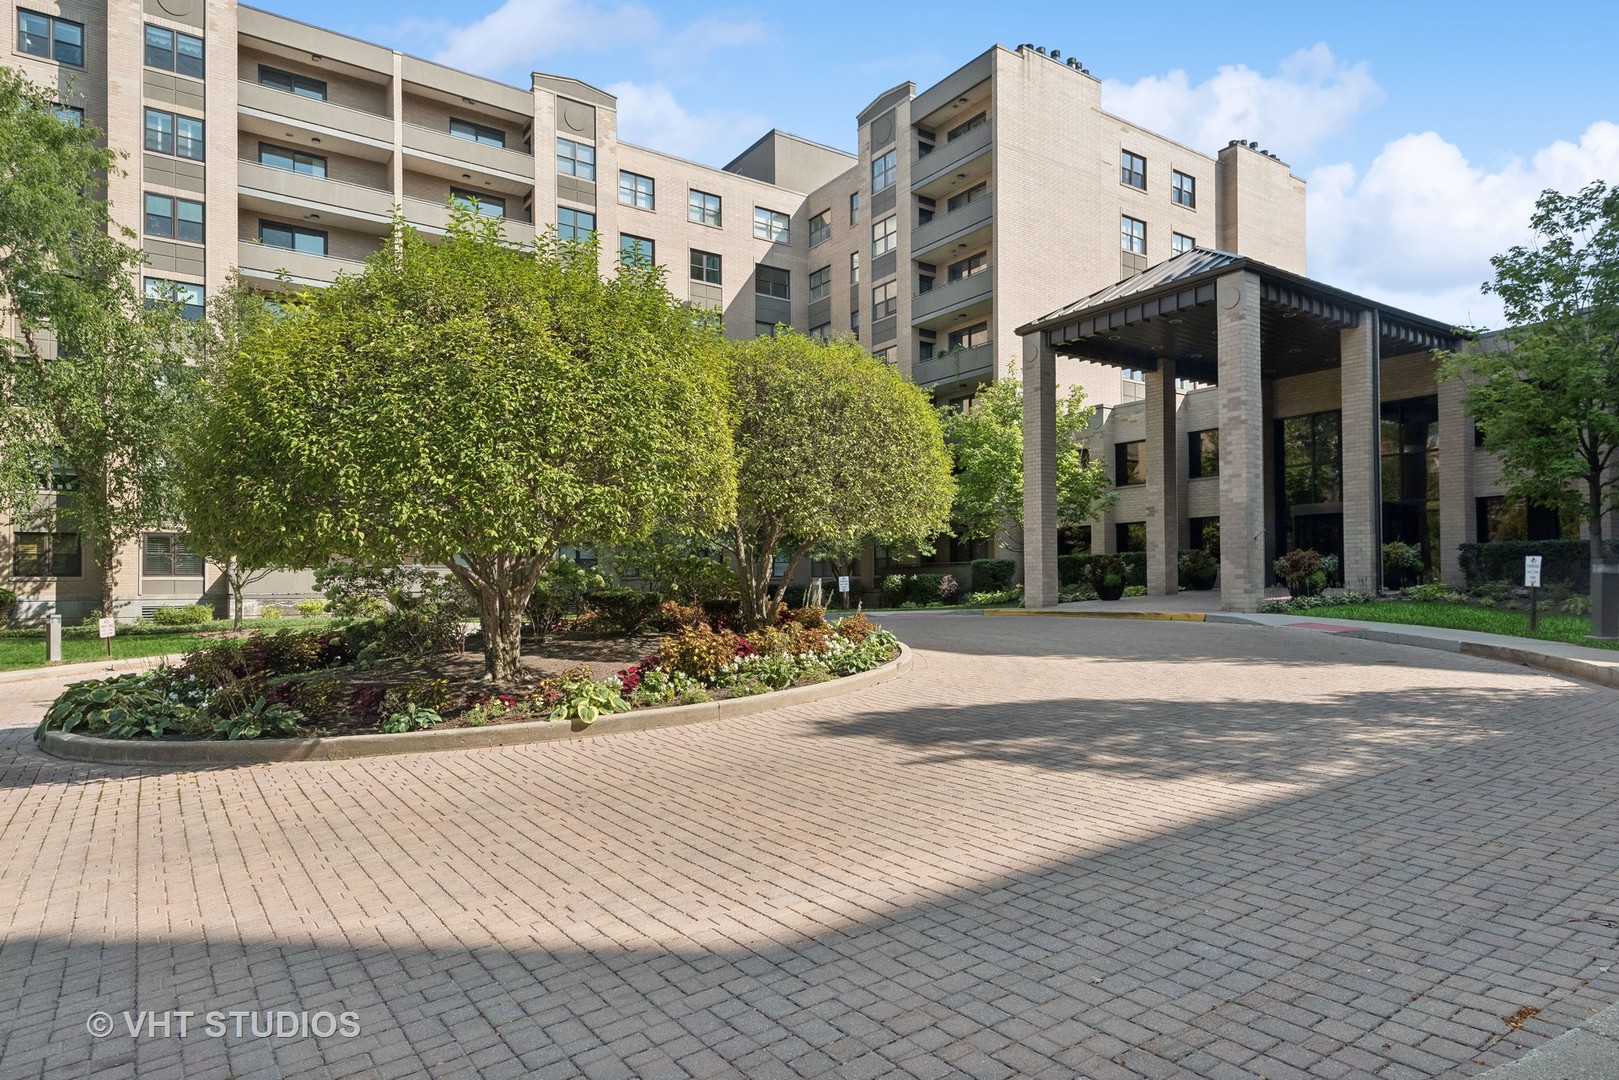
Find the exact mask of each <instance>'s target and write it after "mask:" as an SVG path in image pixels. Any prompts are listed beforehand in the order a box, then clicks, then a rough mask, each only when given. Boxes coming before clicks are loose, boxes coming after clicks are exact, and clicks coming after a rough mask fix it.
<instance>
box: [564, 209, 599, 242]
mask: <svg viewBox="0 0 1619 1080" xmlns="http://www.w3.org/2000/svg"><path fill="white" fill-rule="evenodd" d="M595 231H596V215H595V214H593V213H591V212H590V211H589V210H574V209H572V208H570V207H567V206H559V207H557V238H558V239H560V240H585V239H588V238H589V236H590V234H591V233H593V232H595Z"/></svg>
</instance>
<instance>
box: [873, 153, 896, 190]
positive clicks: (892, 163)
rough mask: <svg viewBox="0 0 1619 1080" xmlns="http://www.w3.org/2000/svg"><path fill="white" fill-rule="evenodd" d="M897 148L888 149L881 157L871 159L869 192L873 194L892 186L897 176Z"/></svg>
mask: <svg viewBox="0 0 1619 1080" xmlns="http://www.w3.org/2000/svg"><path fill="white" fill-rule="evenodd" d="M898 153H899V152H898V151H897V150H890V151H889V152H888V153H886V154H884V155H882V156H881V157H876V158H872V159H871V193H872V194H873V195H875V194H877V192H879V191H882V190H884V189H886V188H889V187H892V186H893V184H894V181H895V180H897V179H898V178H899V158H898Z"/></svg>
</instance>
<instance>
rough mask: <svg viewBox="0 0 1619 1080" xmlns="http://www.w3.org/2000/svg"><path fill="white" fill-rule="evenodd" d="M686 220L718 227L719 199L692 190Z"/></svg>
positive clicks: (715, 196) (703, 192)
mask: <svg viewBox="0 0 1619 1080" xmlns="http://www.w3.org/2000/svg"><path fill="white" fill-rule="evenodd" d="M686 219H687V220H688V221H695V222H696V223H697V224H699V225H712V226H714V228H716V229H717V228H719V227H720V197H719V196H718V195H710V194H709V193H708V192H706V191H698V190H697V189H696V188H692V189H691V192H690V201H689V203H688V205H687V210H686Z"/></svg>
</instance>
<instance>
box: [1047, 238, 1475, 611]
mask: <svg viewBox="0 0 1619 1080" xmlns="http://www.w3.org/2000/svg"><path fill="white" fill-rule="evenodd" d="M1018 333H1019V334H1020V335H1022V337H1023V341H1024V350H1023V383H1024V398H1023V408H1024V473H1023V475H1024V522H1025V537H1024V558H1025V566H1024V581H1025V602H1026V603H1027V604H1028V606H1030V607H1046V606H1050V605H1052V604H1054V603H1056V600H1057V568H1056V475H1055V460H1056V455H1055V444H1054V441H1053V439H1054V413H1055V395H1056V390H1057V386H1056V360H1057V357H1059V356H1072V357H1078V358H1082V359H1085V360H1089V361H1093V362H1097V363H1101V364H1108V365H1113V366H1116V367H1120V368H1131V369H1139V370H1141V371H1144V372H1145V373H1146V382H1147V392H1146V459H1147V511H1146V516H1147V521H1146V531H1147V567H1148V585H1147V587H1148V592H1149V593H1152V594H1155V595H1168V594H1171V593H1174V592H1175V591H1176V587H1177V583H1176V557H1177V554H1178V552H1179V550H1180V549H1181V548H1182V547H1183V546H1185V545H1184V543H1183V537H1184V536H1185V533H1186V525H1185V518H1184V515H1183V513H1182V511H1181V509H1180V508H1181V507H1182V506H1183V505H1184V499H1183V498H1182V492H1181V486H1182V485H1183V484H1184V483H1185V479H1184V473H1185V470H1184V469H1181V468H1179V462H1178V454H1179V453H1180V452H1181V446H1180V442H1181V440H1180V437H1179V433H1178V432H1177V427H1176V411H1177V405H1178V399H1177V395H1176V382H1177V380H1178V379H1180V380H1191V381H1193V382H1197V383H1204V384H1211V385H1213V386H1214V387H1215V390H1214V391H1213V392H1214V393H1215V394H1217V395H1218V417H1219V419H1218V428H1219V432H1220V435H1219V446H1220V459H1221V460H1220V468H1219V516H1220V528H1221V536H1222V543H1221V552H1220V567H1221V577H1220V581H1221V605H1222V606H1223V607H1225V608H1227V609H1229V610H1253V609H1255V608H1257V607H1258V606H1259V604H1260V603H1261V602H1262V601H1263V598H1264V590H1265V585H1266V569H1267V567H1268V565H1269V560H1270V559H1271V558H1273V557H1274V554H1275V550H1276V547H1277V546H1278V542H1277V537H1278V536H1279V535H1282V536H1286V535H1290V534H1289V533H1288V531H1287V526H1286V522H1285V521H1284V522H1283V523H1282V525H1281V526H1280V527H1279V526H1278V520H1279V513H1285V512H1289V507H1288V505H1287V499H1286V495H1287V490H1288V487H1289V485H1288V484H1287V483H1285V482H1282V481H1279V480H1278V479H1277V474H1278V473H1279V469H1278V458H1277V447H1276V442H1277V441H1278V435H1277V434H1276V432H1275V431H1273V430H1272V428H1273V424H1275V422H1276V421H1278V420H1282V419H1283V418H1287V417H1294V416H1301V417H1302V416H1306V415H1309V416H1317V415H1319V416H1327V415H1330V414H1333V413H1336V417H1337V419H1336V420H1335V422H1334V427H1335V430H1336V431H1337V432H1338V435H1337V436H1336V438H1335V441H1334V444H1333V449H1334V451H1335V452H1336V453H1337V454H1340V455H1341V457H1337V458H1335V461H1336V464H1335V467H1334V468H1335V473H1334V477H1335V482H1334V483H1333V484H1332V486H1331V490H1330V491H1327V492H1324V493H1323V494H1320V495H1314V496H1311V497H1312V498H1317V499H1320V504H1319V505H1311V506H1309V507H1307V509H1309V510H1312V511H1314V512H1315V513H1314V515H1313V516H1314V517H1317V518H1322V519H1328V518H1331V517H1333V516H1334V515H1336V518H1337V524H1336V527H1337V528H1340V529H1341V536H1342V541H1341V544H1342V557H1343V580H1344V584H1345V586H1346V587H1348V588H1351V589H1365V590H1372V589H1375V588H1376V585H1377V582H1378V581H1379V579H1380V577H1381V548H1382V543H1383V539H1384V521H1383V518H1384V516H1385V498H1387V497H1388V496H1389V495H1393V496H1394V502H1393V503H1391V505H1400V504H1399V497H1400V496H1401V495H1403V494H1406V493H1400V492H1395V493H1388V494H1386V493H1385V492H1384V491H1383V490H1382V487H1383V484H1382V473H1383V471H1384V467H1385V465H1386V460H1385V457H1386V455H1385V453H1384V448H1383V447H1382V445H1381V442H1382V439H1383V428H1384V423H1385V421H1386V418H1387V415H1388V412H1389V409H1390V407H1391V406H1393V405H1399V404H1402V403H1404V402H1407V401H1418V400H1421V401H1422V402H1423V403H1424V407H1425V408H1427V409H1428V411H1429V413H1430V414H1431V415H1432V416H1433V417H1434V423H1436V424H1437V428H1438V440H1439V442H1440V443H1441V444H1443V443H1445V441H1446V436H1447V435H1449V436H1450V437H1451V439H1452V441H1454V440H1455V439H1456V438H1457V437H1458V435H1459V432H1460V427H1461V424H1462V422H1463V421H1462V415H1461V411H1460V408H1459V397H1458V395H1459V389H1452V388H1440V387H1438V386H1436V384H1435V383H1434V379H1433V371H1434V360H1433V352H1434V350H1437V349H1453V348H1456V347H1457V346H1458V345H1459V344H1460V340H1461V339H1460V337H1459V336H1458V335H1457V333H1456V332H1455V331H1454V330H1453V329H1452V328H1451V327H1449V326H1448V325H1446V324H1445V323H1442V322H1439V321H1436V320H1433V319H1428V318H1424V317H1422V316H1420V315H1413V314H1411V313H1410V312H1406V311H1401V310H1399V309H1396V308H1391V307H1388V306H1386V305H1382V304H1378V303H1377V302H1375V301H1372V300H1368V299H1366V298H1365V297H1361V296H1356V295H1354V294H1353V293H1348V292H1345V291H1343V290H1342V289H1335V288H1332V287H1330V286H1327V285H1323V284H1322V283H1320V282H1317V281H1312V280H1310V279H1309V278H1305V277H1300V276H1299V275H1297V274H1293V273H1289V272H1288V271H1285V270H1279V269H1277V268H1276V267H1273V266H1267V265H1265V264H1263V263H1258V262H1255V261H1253V260H1252V259H1248V258H1245V257H1242V256H1239V255H1231V254H1228V253H1226V252H1221V251H1211V250H1208V249H1204V248H1194V249H1193V250H1191V251H1187V252H1185V253H1183V254H1181V255H1178V256H1176V257H1175V258H1173V259H1170V260H1169V261H1168V262H1164V263H1160V264H1159V265H1158V266H1156V267H1153V268H1151V269H1149V270H1147V271H1145V272H1144V273H1142V274H1139V275H1137V276H1136V277H1133V278H1130V279H1128V280H1126V281H1122V282H1120V283H1118V284H1117V285H1112V286H1109V287H1108V288H1106V289H1103V290H1101V291H1100V292H1097V293H1093V294H1092V295H1090V296H1087V297H1085V298H1084V299H1082V300H1079V301H1077V302H1075V303H1073V304H1070V305H1069V306H1067V307H1065V308H1062V309H1060V310H1058V311H1054V312H1052V313H1051V314H1049V315H1047V316H1045V317H1043V318H1040V319H1037V320H1035V321H1034V322H1031V323H1029V324H1028V325H1026V326H1022V327H1019V328H1018ZM1385 383H1387V384H1388V385H1385ZM1440 396H1445V397H1447V398H1456V401H1455V402H1454V404H1455V405H1456V407H1455V408H1449V409H1445V408H1440V407H1439V403H1438V401H1437V399H1438V398H1439V397H1440ZM1447 417H1448V419H1447ZM1447 428H1448V429H1453V430H1447ZM1390 483H1391V484H1393V483H1397V481H1396V480H1391V481H1390ZM1427 497H1428V498H1431V499H1433V501H1434V503H1435V505H1436V506H1438V505H1439V504H1440V503H1441V502H1442V501H1443V500H1442V499H1440V498H1439V496H1438V495H1437V493H1434V492H1428V493H1427ZM1450 501H1451V502H1454V503H1455V504H1456V506H1455V507H1452V508H1451V510H1450V511H1448V512H1442V511H1436V512H1435V513H1434V514H1433V515H1432V516H1433V517H1435V518H1438V519H1441V520H1438V521H1436V522H1435V527H1436V528H1437V529H1438V531H1439V532H1440V533H1445V532H1449V534H1450V535H1452V536H1460V535H1461V530H1460V528H1457V529H1455V531H1451V530H1447V529H1445V528H1444V519H1446V518H1448V516H1449V514H1452V513H1454V514H1460V513H1464V512H1465V506H1464V500H1459V499H1457V500H1450ZM1279 505H1280V510H1279ZM1391 512H1392V511H1391Z"/></svg>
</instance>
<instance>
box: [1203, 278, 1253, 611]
mask: <svg viewBox="0 0 1619 1080" xmlns="http://www.w3.org/2000/svg"><path fill="white" fill-rule="evenodd" d="M1215 305H1216V343H1217V348H1218V351H1219V380H1220V387H1219V392H1220V607H1221V608H1222V609H1224V610H1226V611H1257V610H1258V609H1259V606H1260V604H1262V603H1263V602H1264V600H1265V404H1264V393H1263V390H1262V388H1261V386H1260V381H1259V371H1260V367H1259V276H1258V275H1257V274H1251V273H1247V272H1238V273H1235V274H1227V275H1226V276H1225V277H1223V278H1221V279H1220V283H1219V288H1218V290H1217V292H1216V299H1215Z"/></svg>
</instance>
